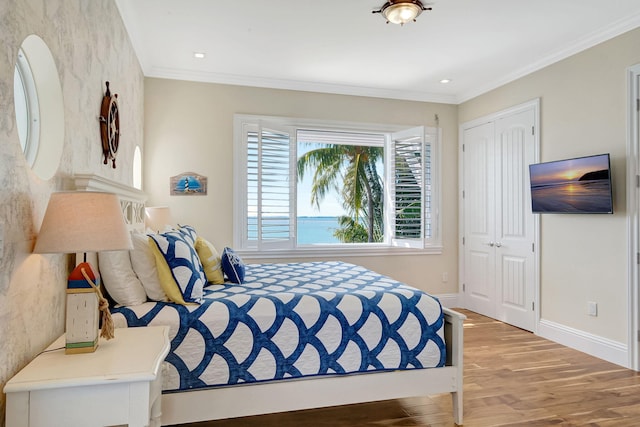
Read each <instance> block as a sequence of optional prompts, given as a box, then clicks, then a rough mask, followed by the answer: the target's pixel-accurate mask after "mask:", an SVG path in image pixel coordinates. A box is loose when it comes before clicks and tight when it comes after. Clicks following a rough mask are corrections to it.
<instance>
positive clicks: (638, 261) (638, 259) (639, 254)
mask: <svg viewBox="0 0 640 427" xmlns="http://www.w3.org/2000/svg"><path fill="white" fill-rule="evenodd" d="M636 264H638V265H640V252H636Z"/></svg>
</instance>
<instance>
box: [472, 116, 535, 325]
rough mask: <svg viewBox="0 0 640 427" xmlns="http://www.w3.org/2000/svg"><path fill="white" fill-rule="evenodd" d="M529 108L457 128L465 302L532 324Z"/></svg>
mask: <svg viewBox="0 0 640 427" xmlns="http://www.w3.org/2000/svg"><path fill="white" fill-rule="evenodd" d="M534 124H535V110H534V109H527V110H524V111H520V112H517V113H513V114H510V115H507V116H504V117H501V118H498V119H495V120H493V121H490V122H487V123H485V124H481V125H479V126H476V127H471V128H468V129H465V130H464V131H463V132H464V133H463V162H462V164H463V166H462V167H463V180H464V183H463V191H464V193H463V212H462V214H463V216H464V221H463V227H464V231H463V236H464V243H463V254H464V255H463V263H464V266H463V270H464V285H463V292H464V300H465V306H466V308H468V309H470V310H473V311H475V312H477V313H480V314H483V315H486V316H489V317H493V318H495V319H498V320H502V321H504V322H507V323H509V324H512V325H515V326H518V327H520V328H522V329H526V330H530V331H531V330H533V329H534V327H535V318H536V317H535V309H534V305H533V304H534V301H535V277H536V272H535V270H534V269H535V250H536V248H535V246H534V242H535V232H536V231H535V229H534V225H535V224H534V220H535V217H534V215H533V214H532V213H531V197H530V190H529V169H528V166H529V164H531V163H534V162H535V153H536V141H535V136H534V135H535V134H534V132H535V129H534Z"/></svg>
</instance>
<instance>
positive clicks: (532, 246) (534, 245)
mask: <svg viewBox="0 0 640 427" xmlns="http://www.w3.org/2000/svg"><path fill="white" fill-rule="evenodd" d="M531 252H533V253H535V252H536V244H535V243H532V244H531Z"/></svg>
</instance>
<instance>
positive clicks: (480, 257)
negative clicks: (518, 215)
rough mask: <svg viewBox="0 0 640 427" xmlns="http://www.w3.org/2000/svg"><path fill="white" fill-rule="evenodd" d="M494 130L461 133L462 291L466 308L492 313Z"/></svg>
mask: <svg viewBox="0 0 640 427" xmlns="http://www.w3.org/2000/svg"><path fill="white" fill-rule="evenodd" d="M494 134H495V131H494V124H493V123H486V124H483V125H480V126H477V127H474V128H471V129H467V130H466V131H465V133H464V146H463V156H464V162H463V163H464V170H463V173H464V183H465V186H464V193H463V200H464V202H463V205H464V212H465V215H464V230H465V233H464V263H465V264H464V271H465V274H464V278H465V283H464V292H465V305H466V308H468V309H470V310H473V311H475V312H477V313H480V314H484V315H485V316H490V317H495V300H496V287H495V282H496V275H495V262H496V252H495V234H496V230H495V226H496V221H495V207H496V194H495V193H496V192H495V174H494V170H495V167H496V163H495V162H496V154H495V143H494V138H495V135H494Z"/></svg>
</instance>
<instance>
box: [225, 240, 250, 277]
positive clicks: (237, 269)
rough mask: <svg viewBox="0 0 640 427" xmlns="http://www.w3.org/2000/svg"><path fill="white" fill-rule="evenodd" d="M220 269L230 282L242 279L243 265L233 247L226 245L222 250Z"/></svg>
mask: <svg viewBox="0 0 640 427" xmlns="http://www.w3.org/2000/svg"><path fill="white" fill-rule="evenodd" d="M221 258H222V261H221V262H222V271H223V272H224V274H225V275H226V276H227V277H228V278H229V280H230V281H231V282H232V283H242V282H243V281H244V273H245V267H244V263H243V262H242V260H241V259H240V257H239V256H238V255H237V254H236V253H235V252H234V251H233V249H231V248H229V247H226V248H224V249H223V250H222V257H221Z"/></svg>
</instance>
